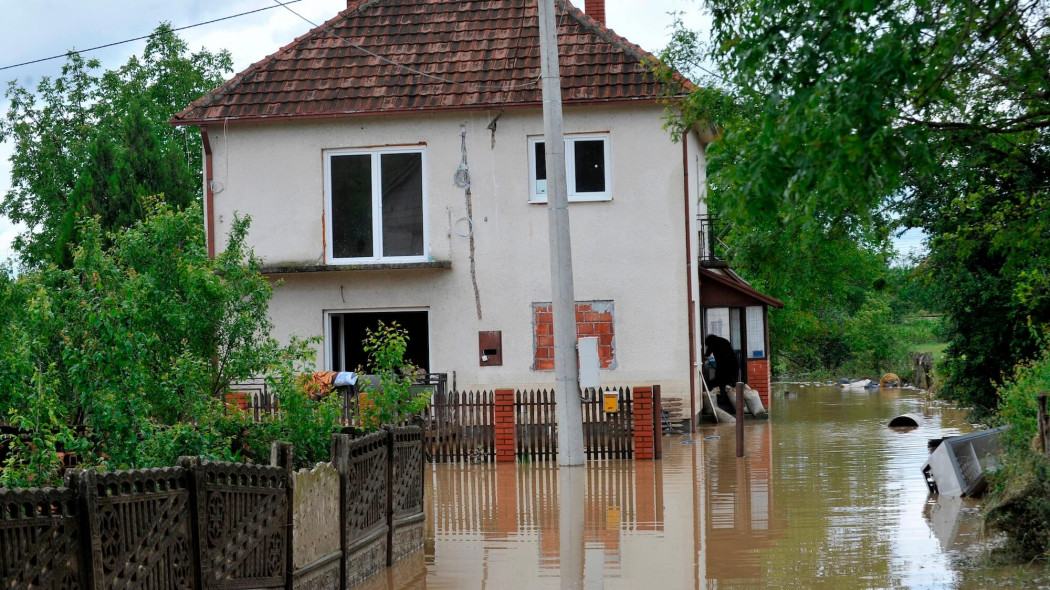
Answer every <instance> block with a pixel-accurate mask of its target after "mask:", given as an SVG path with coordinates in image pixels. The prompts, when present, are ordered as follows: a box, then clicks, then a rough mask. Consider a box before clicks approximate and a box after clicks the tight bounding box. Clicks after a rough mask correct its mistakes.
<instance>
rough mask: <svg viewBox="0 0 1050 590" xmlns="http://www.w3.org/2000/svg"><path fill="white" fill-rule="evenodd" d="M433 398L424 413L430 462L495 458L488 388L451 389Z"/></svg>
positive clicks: (492, 403) (492, 402) (492, 410)
mask: <svg viewBox="0 0 1050 590" xmlns="http://www.w3.org/2000/svg"><path fill="white" fill-rule="evenodd" d="M442 397H443V399H442V398H437V397H435V399H434V403H433V404H431V406H430V410H429V411H428V412H427V413H426V416H425V417H426V420H425V428H426V433H427V438H426V449H427V454H428V456H429V457H430V460H431V461H434V462H437V463H445V462H460V461H464V462H469V463H490V462H492V461H495V457H496V442H495V440H496V439H495V434H494V433H495V429H494V422H495V418H494V416H495V408H496V405H495V397H494V394H493V392H491V391H451V392H449V393H448V394H446V395H445V396H442Z"/></svg>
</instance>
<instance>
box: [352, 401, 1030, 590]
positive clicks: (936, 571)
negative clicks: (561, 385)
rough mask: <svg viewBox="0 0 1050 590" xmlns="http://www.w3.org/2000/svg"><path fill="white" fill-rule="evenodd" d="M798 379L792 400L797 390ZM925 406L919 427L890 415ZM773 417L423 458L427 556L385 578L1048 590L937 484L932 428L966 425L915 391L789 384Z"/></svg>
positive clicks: (462, 583) (420, 582)
mask: <svg viewBox="0 0 1050 590" xmlns="http://www.w3.org/2000/svg"><path fill="white" fill-rule="evenodd" d="M785 391H790V392H792V393H794V394H795V395H791V394H786V393H785ZM906 412H912V413H916V414H919V415H921V416H922V417H923V420H922V424H921V425H920V426H919V427H917V428H913V429H910V430H894V429H890V428H887V426H886V424H887V423H888V422H889V420H890V419H891V418H893V417H894V416H897V415H899V414H903V413H906ZM772 416H773V417H772V419H771V420H769V421H768V422H748V423H747V425H746V434H745V438H746V457H745V458H742V459H738V458H737V457H736V456H735V446H734V445H735V438H734V431H733V427H732V426H714V425H712V426H703V427H701V428H700V429H699V431H698V432H697V434H696V436H695V437H691V436H688V435H685V436H679V435H670V436H665V437H664V439H663V442H664V458H663V460H662V461H638V462H631V461H605V462H592V463H590V464H589V465H587V466H586V467H584V468H575V469H563V470H559V469H557V468H556V467H554V466H551V465H547V464H543V463H538V464H522V463H518V464H503V465H458V464H438V465H428V466H427V468H426V477H427V495H426V503H427V507H426V511H427V521H426V538H425V548H424V551H422V552H419V553H417V554H416V555H415V556H414V557H412V558H410V559H408V560H406V561H404V562H402V563H400V564H398V565H397V566H395V567H394V568H391V569H390V570H388V571H387V572H386V573H385V574H383V575H380V576H378V577H376V578H373V579H372V580H370V581H369V582H368V583H367V584H365V585H364V587H365V588H368V589H369V590H370V589H372V588H375V589H386V588H409V589H422V588H427V589H431V590H433V589H438V588H450V589H471V588H584V589H591V588H603V589H606V588H607V589H618V588H642V589H652V590H657V589H661V590H662V589H675V588H682V589H686V588H694V589H699V588H705V589H715V588H718V589H722V588H937V589H941V588H967V589H968V588H991V587H1002V588H1029V587H1031V588H1036V587H1048V586H1050V575H1047V573H1046V571H1045V570H1041V569H1040V568H1039V567H1038V566H1034V567H1019V566H994V565H991V561H990V560H989V559H988V555H989V546H991V545H994V543H995V539H994V537H990V536H988V535H986V534H985V533H983V532H982V531H981V527H980V517H979V507H980V504H979V503H977V502H975V501H971V500H958V499H953V500H949V499H938V498H936V497H928V495H927V491H926V486H925V483H924V482H923V479H922V475H921V472H920V467H921V465H922V463H923V462H924V461H925V459H926V457H927V456H928V453H927V440H928V439H931V438H940V437H943V436H949V435H953V434H960V433H964V432H969V431H971V430H972V428H971V427H970V425H969V424H967V423H966V421H965V414H964V413H963V412H961V411H959V410H955V409H953V408H951V407H948V406H946V405H943V404H940V403H937V402H929V401H926V400H924V399H923V397H922V396H921V394H919V393H918V392H916V391H909V390H897V389H888V390H877V391H869V390H844V389H839V388H837V387H823V386H804V387H803V386H798V385H787V386H784V385H781V386H779V387H778V388H777V390H776V391H775V393H774V396H773V400H772Z"/></svg>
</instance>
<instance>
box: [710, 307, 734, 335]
mask: <svg viewBox="0 0 1050 590" xmlns="http://www.w3.org/2000/svg"><path fill="white" fill-rule="evenodd" d="M706 315H707V326H706V328H707V329H706V330H705V333H707V334H714V335H716V336H721V337H722V338H725V339H726V340H729V308H728V307H711V308H708V309H707V310H706Z"/></svg>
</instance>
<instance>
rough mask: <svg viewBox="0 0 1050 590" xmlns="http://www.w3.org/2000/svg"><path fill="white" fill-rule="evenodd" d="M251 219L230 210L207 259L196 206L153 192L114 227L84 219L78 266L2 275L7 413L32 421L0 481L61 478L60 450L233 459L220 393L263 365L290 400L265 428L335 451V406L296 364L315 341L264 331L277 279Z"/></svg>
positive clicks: (2, 404) (0, 398) (231, 431)
mask: <svg viewBox="0 0 1050 590" xmlns="http://www.w3.org/2000/svg"><path fill="white" fill-rule="evenodd" d="M247 228H248V220H247V219H236V220H235V221H234V223H233V225H232V228H231V231H230V235H229V242H228V244H227V246H226V248H225V250H224V251H223V252H222V253H220V254H219V255H217V256H216V257H215V258H214V259H213V258H210V257H209V256H208V254H207V249H206V247H205V243H204V230H203V227H202V224H201V222H200V211H199V209H198V210H193V209H187V210H185V211H174V210H172V209H171V208H169V207H168V206H166V205H164V204H163V203H161V202H159V201H155V202H153V203H152V204H151V205H150V206H149V214H148V216H147V217H146V218H145V219H143V220H142V221H140V222H137V223H136V224H135V225H134V226H133V227H131V228H128V229H126V230H122V231H119V232H114V233H112V234H109V235H104V233H103V231H102V229H101V227H100V224H99V221H98V219H95V218H88V219H87V220H85V221H83V222H82V223H81V227H80V233H81V236H82V240H81V242H80V243H79V245H78V246H77V248H76V250H75V252H74V256H73V261H72V267H71V268H59V267H58V266H55V265H49V266H45V267H41V268H38V269H33V270H28V271H27V272H25V273H24V274H22V275H21V276H19V277H17V278H13V277H11V276H10V275H9V274H7V273H0V333H3V334H4V346H0V408H5V411H4V413H5V414H6V415H5V416H3V417H2V418H0V419H6V420H7V421H8V422H11V423H12V424H13V425H14V426H17V427H18V428H20V429H21V430H22V431H23V432H25V433H27V440H26V441H13V443H12V451H13V452H12V453H11V454H10V456H9V458H8V460H7V462H6V464H5V465H4V466H3V473H2V474H0V483H2V484H3V485H6V486H11V485H26V484H27V483H31V484H33V485H49V484H54V483H57V475H58V473H59V468H60V464H59V458H58V454H57V453H58V450H59V449H60V448H62V449H65V450H69V451H74V452H77V454H78V456H79V459H80V462H81V464H82V465H85V466H92V465H94V466H98V467H101V468H107V469H122V468H137V467H145V466H155V465H171V464H172V462H173V461H174V459H175V457H177V456H178V455H181V454H193V455H203V456H205V457H208V458H216V459H223V458H230V457H237V456H238V450H237V448H236V445H235V444H234V443H235V442H236V441H235V440H234V439H235V437H237V436H239V435H240V434H241V432H242V431H243V430H244V428H245V426H244V425H243V424H235V423H231V421H230V420H229V419H227V418H224V417H223V413H224V409H223V407H222V401H221V400H222V398H223V396H224V395H225V393H226V391H227V389H228V387H229V384H230V383H231V382H235V381H241V380H245V379H247V378H250V377H256V376H268V379H271V387H272V388H273V389H274V391H277V392H278V394H279V395H280V396H281V397H282V403H283V404H284V412H283V414H282V418H281V420H280V422H279V423H278V424H276V425H268V426H267V427H266V428H269V429H272V430H266V428H263V429H262V430H266V432H270V433H272V435H273V436H282V437H288V438H289V440H290V441H291V442H292V443H293V444H296V445H297V451H296V455H297V457H298V458H300V459H301V460H302V461H306V460H307V457H316V456H318V455H319V449H321V447H324V449H325V450H326V449H327V445H328V443H327V437H328V435H330V434H331V427H332V425H333V424H334V419H333V418H332V415H333V413H334V412H335V409H334V406H335V404H334V403H332V402H329V403H327V404H325V403H319V402H313V401H312V400H304V399H302V398H301V397H300V396H299V395H298V393H297V392H298V389H297V388H296V387H295V384H294V377H293V376H294V375H295V374H296V372H297V371H300V370H302V367H304V366H305V363H306V362H307V361H308V360H309V359H310V358H311V357H310V355H309V354H308V351H309V347H308V346H306V345H305V344H304V343H303V342H301V341H295V342H292V343H291V344H290V345H287V346H284V345H281V344H279V343H278V342H277V341H276V340H274V339H273V338H272V337H270V330H271V328H272V324H271V322H270V320H269V317H268V305H269V300H270V297H271V295H272V287H271V285H270V283H269V281H268V280H267V279H266V277H264V276H262V275H261V274H259V269H260V267H261V261H259V260H258V259H257V258H256V257H255V256H254V254H253V253H252V252H251V250H250V249H249V248H248V247H247V246H246V244H245V239H246V236H247ZM249 430H253V429H251V428H249ZM326 430H327V432H326ZM77 433H83V436H80V435H78V434H77ZM321 438H324V439H325V441H324V442H323V443H322V442H320V439H321ZM267 446H268V443H267Z"/></svg>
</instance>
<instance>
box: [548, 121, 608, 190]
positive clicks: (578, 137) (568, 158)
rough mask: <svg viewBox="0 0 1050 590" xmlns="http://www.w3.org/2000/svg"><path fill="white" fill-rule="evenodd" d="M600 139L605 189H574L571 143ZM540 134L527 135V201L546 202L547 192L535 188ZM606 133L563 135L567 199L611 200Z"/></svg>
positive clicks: (574, 178)
mask: <svg viewBox="0 0 1050 590" xmlns="http://www.w3.org/2000/svg"><path fill="white" fill-rule="evenodd" d="M595 140H601V141H602V143H603V147H604V148H605V150H604V151H605V154H604V157H605V190H604V191H602V192H585V193H581V192H577V191H576V158H574V157H573V156H574V155H575V153H576V152H575V150H574V149H573V144H574V143H576V142H577V141H595ZM543 141H544V138H543V136H542V135H537V136H532V137H529V142H528V143H529V147H528V150H529V202H530V203H546V202H547V193H546V192H543V193H540V192H538V191H537V190H536V144H538V143H543ZM610 143H611V142H610V140H609V134H608V133H574V134H567V135H565V184H566V189H567V190H568V196H569V201H572V202H585V201H611V200H612V194H613V191H612V150H611V149H610V147H609V146H610Z"/></svg>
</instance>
